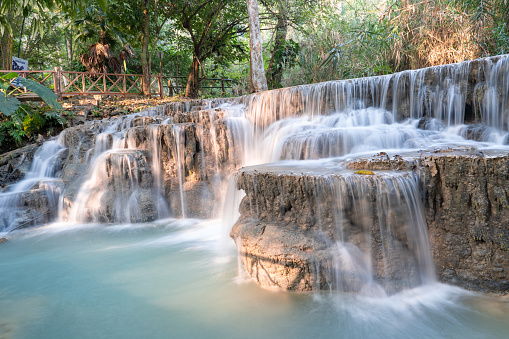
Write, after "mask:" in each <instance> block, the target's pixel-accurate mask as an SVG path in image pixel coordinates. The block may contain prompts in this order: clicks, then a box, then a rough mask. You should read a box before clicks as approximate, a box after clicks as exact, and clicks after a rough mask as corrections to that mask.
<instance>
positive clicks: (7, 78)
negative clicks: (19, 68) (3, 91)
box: [0, 72, 18, 80]
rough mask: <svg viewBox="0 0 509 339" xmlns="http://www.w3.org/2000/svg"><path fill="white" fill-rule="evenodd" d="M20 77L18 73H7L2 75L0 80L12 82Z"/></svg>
mask: <svg viewBox="0 0 509 339" xmlns="http://www.w3.org/2000/svg"><path fill="white" fill-rule="evenodd" d="M17 76H18V73H16V72H11V73H7V74H5V75H2V76H1V77H0V78H2V79H4V80H11V79H14V78H16V77H17Z"/></svg>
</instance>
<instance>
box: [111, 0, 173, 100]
mask: <svg viewBox="0 0 509 339" xmlns="http://www.w3.org/2000/svg"><path fill="white" fill-rule="evenodd" d="M177 1H181V0H173V1H161V0H110V6H109V8H110V11H109V13H110V15H109V21H110V22H111V23H112V24H113V25H114V26H115V27H117V30H121V31H122V32H123V34H124V36H125V39H126V40H127V41H128V42H129V43H130V44H131V45H132V46H134V47H139V48H141V53H140V58H141V66H142V67H141V68H142V72H143V84H142V89H143V94H144V95H146V96H149V95H150V82H151V73H152V70H151V61H152V56H153V54H154V51H155V47H156V45H157V43H158V41H159V36H160V35H161V32H162V30H163V27H164V26H165V24H166V23H167V22H168V20H169V19H170V17H171V16H172V15H173V14H174V12H173V11H174V8H175V7H176V2H177Z"/></svg>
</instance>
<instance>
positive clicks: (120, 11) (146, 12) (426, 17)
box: [0, 0, 509, 145]
mask: <svg viewBox="0 0 509 339" xmlns="http://www.w3.org/2000/svg"><path fill="white" fill-rule="evenodd" d="M258 4H259V17H260V27H261V31H262V37H263V59H264V65H265V70H266V77H267V81H268V86H269V89H274V88H281V87H287V86H294V85H301V84H310V83H316V82H321V81H327V80H339V79H348V78H355V77H364V76H373V75H383V74H390V73H394V72H398V71H403V70H408V69H416V68H422V67H427V66H435V65H441V64H447V63H454V62H461V61H464V60H471V59H475V58H479V57H485V56H493V55H499V54H505V53H508V52H509V0H427V1H426V0H425V1H419V0H397V1H391V0H389V1H385V0H378V1H377V0H258ZM158 52H160V53H158ZM13 56H19V57H21V58H23V59H27V60H28V63H29V69H30V70H52V69H54V67H61V68H62V69H63V70H66V71H89V72H99V73H102V72H110V73H130V74H143V75H144V77H148V76H149V75H150V74H159V73H160V72H162V75H165V76H179V78H177V79H176V81H179V82H180V85H182V86H185V87H186V89H185V93H182V95H185V96H186V97H205V96H215V97H217V96H220V95H221V94H222V93H221V92H211V91H205V90H204V88H203V85H202V84H201V81H202V79H203V78H206V77H209V78H221V77H224V78H229V79H233V80H234V82H233V86H232V88H231V89H230V90H229V91H228V92H227V93H225V95H227V96H232V95H235V96H237V95H244V94H249V90H250V88H249V65H250V64H249V62H250V61H249V29H248V12H247V7H246V0H168V1H164V0H74V1H66V0H0V69H3V70H8V69H10V67H11V60H12V57H13ZM158 56H161V58H159V57H158ZM147 90H148V88H144V91H147ZM18 111H19V112H18V114H15V115H14V116H10V117H6V116H2V115H1V114H0V122H1V124H0V145H1V143H2V140H5V139H9V138H10V139H12V140H11V143H12V142H14V143H19V142H20V141H21V140H22V138H27V137H28V138H31V137H32V138H33V137H34V136H35V135H36V134H37V132H38V128H37V127H38V126H37V124H36V123H34V121H33V120H34V116H35V117H36V118H37V119H39V120H40V121H39V125H40V126H39V127H41V126H44V125H52V124H53V125H55V124H57V125H58V124H62V123H63V120H64V119H62V115H61V114H60V115H58V114H55V113H54V112H53V111H52V110H51V109H48V110H46V111H44V112H39V111H34V107H33V106H30V105H24V106H20V110H18ZM37 119H36V120H37ZM41 119H42V120H41ZM25 120H27V121H25ZM27 126H28V128H27ZM31 129H33V131H32V130H31Z"/></svg>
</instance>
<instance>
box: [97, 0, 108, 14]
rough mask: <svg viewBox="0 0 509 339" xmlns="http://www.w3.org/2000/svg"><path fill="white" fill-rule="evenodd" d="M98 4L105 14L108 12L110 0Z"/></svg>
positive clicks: (98, 1) (102, 0)
mask: <svg viewBox="0 0 509 339" xmlns="http://www.w3.org/2000/svg"><path fill="white" fill-rule="evenodd" d="M97 3H98V4H99V6H101V9H102V10H103V12H104V13H107V12H108V0H97Z"/></svg>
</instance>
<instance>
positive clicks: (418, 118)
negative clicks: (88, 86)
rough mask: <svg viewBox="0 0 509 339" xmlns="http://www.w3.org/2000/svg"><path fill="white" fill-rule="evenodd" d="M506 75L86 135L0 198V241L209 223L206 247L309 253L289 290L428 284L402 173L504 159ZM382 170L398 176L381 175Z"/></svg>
mask: <svg viewBox="0 0 509 339" xmlns="http://www.w3.org/2000/svg"><path fill="white" fill-rule="evenodd" d="M508 62H509V57H507V56H501V57H498V58H493V59H481V60H474V61H466V62H463V63H459V64H454V65H446V66H437V67H430V68H425V69H421V70H414V71H405V72H400V73H396V74H393V75H384V76H377V77H369V78H362V79H350V80H339V81H329V82H324V83H319V84H312V85H302V86H296V87H291V88H283V89H277V90H272V91H266V92H263V93H256V94H252V95H248V96H245V97H241V98H228V99H214V100H196V101H186V102H183V103H171V104H168V105H166V106H158V107H155V108H151V109H147V110H145V111H142V112H139V113H136V114H131V115H126V116H123V117H120V118H109V119H103V120H101V121H89V122H86V123H85V124H84V125H82V126H76V127H73V128H70V129H67V130H66V131H64V132H63V133H62V134H61V136H60V137H59V138H58V139H57V140H52V141H48V142H46V143H44V144H43V145H42V147H41V148H40V149H39V151H38V152H37V153H36V154H35V156H34V159H33V162H32V169H31V170H30V171H29V172H28V173H27V174H26V175H25V177H24V179H23V180H22V181H20V182H19V183H17V184H15V185H12V186H11V187H10V188H8V189H7V190H6V191H5V192H3V193H0V210H1V211H2V217H1V218H0V230H4V231H5V230H6V231H10V230H12V229H14V228H17V227H19V226H23V225H25V224H26V225H33V224H43V223H47V222H50V221H52V220H54V219H55V217H56V214H57V211H59V212H58V213H59V214H60V215H59V220H60V221H62V222H71V223H87V222H94V223H141V222H148V221H152V220H156V219H162V218H168V217H172V216H173V217H180V218H217V217H223V221H224V227H223V230H222V231H223V234H222V236H224V237H226V236H228V234H229V233H230V230H231V229H232V227H234V230H236V231H232V236H233V237H234V239H235V241H236V242H237V244H238V247H239V248H242V249H243V251H250V250H252V248H251V247H250V244H249V241H250V239H249V238H248V237H247V236H240V234H239V233H240V232H241V231H239V230H238V228H239V227H240V226H234V224H235V225H242V223H245V224H246V225H248V224H249V225H250V227H251V226H252V227H258V226H259V225H258V226H256V225H255V224H256V222H254V221H253V220H258V221H259V223H264V222H267V223H268V226H267V228H263V230H262V229H256V230H257V232H258V233H257V234H258V235H259V236H260V237H261V235H263V234H264V232H266V231H265V230H266V229H270V230H271V232H274V234H276V236H281V239H283V238H284V237H283V236H282V235H281V234H280V233H277V232H280V231H281V230H272V229H271V228H270V227H272V226H274V225H282V228H286V229H287V230H290V231H291V232H295V234H296V235H295V236H296V237H301V238H299V239H301V240H302V241H303V242H306V241H308V240H309V239H312V240H309V241H310V242H311V243H313V244H315V245H316V244H320V246H322V247H320V248H319V250H317V253H319V255H317V256H316V257H313V258H310V257H307V256H306V255H307V254H306V253H305V252H306V250H304V249H299V250H298V251H297V252H296V253H298V255H302V256H303V258H304V259H302V261H301V262H300V263H303V262H305V265H308V266H306V267H307V271H306V272H307V273H306V274H307V275H306V276H305V277H306V278H303V280H302V281H303V282H302V283H301V282H300V281H297V282H295V284H294V285H291V284H290V285H291V286H290V285H288V286H289V289H292V288H297V289H298V288H301V289H334V290H341V291H347V292H355V293H368V294H369V293H373V294H385V293H389V294H390V293H393V292H394V291H401V290H403V289H408V288H414V287H416V286H419V285H422V284H427V283H431V282H434V281H435V274H434V268H433V263H432V260H431V255H430V245H429V241H428V235H427V230H426V220H425V216H424V212H423V201H422V198H421V196H422V192H421V191H420V190H419V188H418V187H419V185H421V184H422V182H421V179H422V178H420V177H419V175H418V168H417V165H416V163H417V160H418V159H420V157H421V154H423V153H426V152H427V153H433V154H435V153H437V154H438V153H440V152H458V154H476V153H478V154H484V153H483V152H485V151H487V150H492V151H493V150H494V151H507V146H505V144H506V143H507V142H508V140H507V139H508V138H507V135H508V134H507V132H508V128H509V127H508V119H507V116H506V115H507V111H508V109H509V107H507V105H508V102H507V93H509V76H508ZM396 157H399V158H400V159H403V158H404V161H403V160H402V162H405V161H406V162H407V163H412V164H413V167H412V166H410V165H409V166H408V167H404V166H402V167H401V168H399V167H398V168H396V167H395V166H393V162H391V161H390V160H391V159H392V158H396ZM371 164H376V165H378V166H379V167H380V168H373V166H371ZM243 166H244V167H243ZM245 166H249V167H245ZM355 166H357V167H358V168H356V167H355ZM370 166H371V167H370ZM364 167H366V168H364ZM356 169H361V170H369V171H368V172H372V173H368V174H367V175H363V174H362V173H360V174H359V173H355V170H356ZM371 170H373V171H371ZM274 177H277V178H278V179H277V180H276V179H274ZM287 177H291V178H293V179H285V178H287ZM271 180H276V181H274V185H273V186H271V185H269V183H270V182H271ZM278 180H279V181H278ZM285 180H289V181H292V185H293V186H289V185H288V184H287V183H286V182H285ZM239 189H242V190H243V192H240V191H239ZM296 196H298V199H297V198H295V197H296ZM41 197H43V198H41ZM41 199H42V200H41ZM292 199H297V200H292ZM297 201H298V203H297ZM22 205H29V206H33V205H37V208H35V209H34V210H31V211H29V210H28V209H27V208H25V207H22ZM46 214H47V216H46ZM250 218H252V219H250ZM249 225H248V226H249ZM253 225H254V226H253ZM269 226H270V227H269ZM283 226H284V227H283ZM246 227H247V226H246ZM274 227H275V226H274ZM253 232H254V231H253ZM234 233H235V234H234ZM253 234H255V233H253ZM260 234H261V235H260ZM308 236H309V238H306V237H308ZM244 242H246V243H244ZM281 242H282V243H284V241H281ZM267 246H268V245H267ZM316 246H317V247H316V248H318V247H319V246H318V245H316ZM288 251H289V250H288ZM301 252H302V253H301ZM303 253H304V254H303ZM286 254H288V253H285V255H286ZM293 254H294V253H292V255H293ZM241 255H245V253H243V254H241ZM253 257H255V255H254V254H253ZM288 257H290V256H289V255H288ZM245 260H253V259H252V258H251V259H248V258H246V259H245ZM285 260H286V259H285ZM288 260H289V259H288ZM245 263H246V264H247V262H245ZM292 265H297V264H295V263H293V262H292ZM302 265H304V264H302ZM246 266H247V265H246ZM260 272H261V271H260ZM260 272H258V273H260ZM260 274H262V273H260ZM264 274H265V273H264ZM267 274H269V273H267ZM270 274H272V273H270ZM295 274H297V273H295ZM299 274H301V273H299ZM308 278H309V280H306V279H308ZM271 279H272V280H274V279H273V277H271V276H270V277H268V278H267V282H268V283H269V281H270V280H271Z"/></svg>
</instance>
